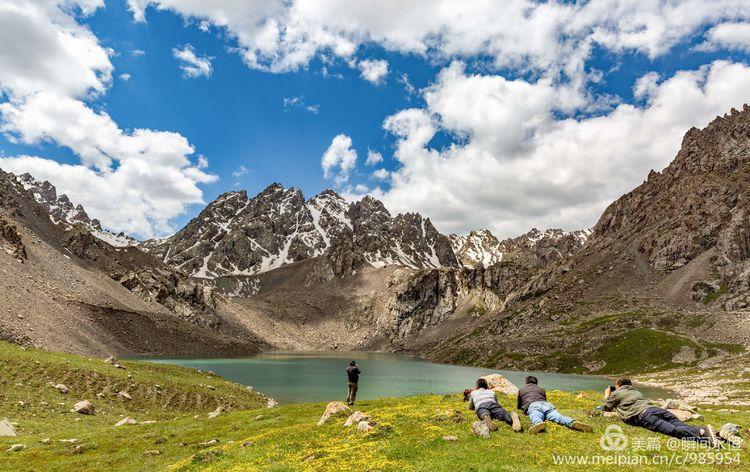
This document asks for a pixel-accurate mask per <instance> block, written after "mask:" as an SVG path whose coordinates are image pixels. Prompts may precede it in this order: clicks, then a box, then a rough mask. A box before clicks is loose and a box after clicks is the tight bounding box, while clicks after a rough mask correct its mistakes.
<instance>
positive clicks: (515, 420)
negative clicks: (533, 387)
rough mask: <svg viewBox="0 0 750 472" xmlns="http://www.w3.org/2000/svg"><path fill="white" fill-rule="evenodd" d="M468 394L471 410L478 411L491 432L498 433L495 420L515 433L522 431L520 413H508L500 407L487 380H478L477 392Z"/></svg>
mask: <svg viewBox="0 0 750 472" xmlns="http://www.w3.org/2000/svg"><path fill="white" fill-rule="evenodd" d="M466 393H468V395H469V410H476V411H477V416H478V417H479V419H480V420H482V421H484V423H485V424H486V425H487V428H489V430H490V431H497V425H496V424H495V423H493V422H492V420H493V419H496V420H500V421H505V422H506V423H508V424H509V425H510V426H511V427H512V428H513V431H515V432H520V431H521V430H522V427H521V419H520V418H519V417H518V413H516V412H513V413H508V412H507V411H506V410H505V408H503V407H501V406H500V404H499V403H498V402H497V395H496V394H495V391H494V390H490V387H489V385H488V384H487V381H486V380H485V379H478V380H477V388H476V390H472V391H471V392H466ZM466 393H465V394H466Z"/></svg>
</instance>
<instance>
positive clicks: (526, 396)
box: [518, 375, 592, 434]
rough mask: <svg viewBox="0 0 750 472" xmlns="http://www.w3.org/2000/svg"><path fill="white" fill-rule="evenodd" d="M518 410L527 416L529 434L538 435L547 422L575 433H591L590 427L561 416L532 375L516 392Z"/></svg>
mask: <svg viewBox="0 0 750 472" xmlns="http://www.w3.org/2000/svg"><path fill="white" fill-rule="evenodd" d="M518 409H519V410H523V412H524V413H525V414H527V415H529V419H530V420H531V428H530V429H529V433H531V434H538V433H541V432H542V431H544V429H545V428H546V427H547V421H551V422H553V423H557V424H561V425H563V426H567V427H568V428H570V429H574V430H576V431H585V432H591V430H592V429H591V426H589V425H587V424H585V423H581V422H580V421H576V420H574V419H573V418H570V417H568V416H565V415H563V414H562V413H560V412H559V411H557V408H555V405H553V404H552V403H550V402H548V401H547V392H546V391H545V390H544V389H543V388H542V387H540V386H539V380H537V378H536V377H534V376H533V375H529V376H528V377H526V385H524V386H523V387H521V388H520V390H518Z"/></svg>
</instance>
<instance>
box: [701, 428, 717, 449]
mask: <svg viewBox="0 0 750 472" xmlns="http://www.w3.org/2000/svg"><path fill="white" fill-rule="evenodd" d="M700 433H701V437H702V438H704V439H705V440H706V444H708V447H720V446H721V444H719V441H718V440H717V439H716V434H715V433H714V428H713V426H711V425H710V424H709V425H706V427H705V428H701V431H700Z"/></svg>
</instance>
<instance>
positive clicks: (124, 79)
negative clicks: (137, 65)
mask: <svg viewBox="0 0 750 472" xmlns="http://www.w3.org/2000/svg"><path fill="white" fill-rule="evenodd" d="M130 78H131V76H130V74H128V73H125V74H120V80H122V81H124V82H127V81H128V80H130Z"/></svg>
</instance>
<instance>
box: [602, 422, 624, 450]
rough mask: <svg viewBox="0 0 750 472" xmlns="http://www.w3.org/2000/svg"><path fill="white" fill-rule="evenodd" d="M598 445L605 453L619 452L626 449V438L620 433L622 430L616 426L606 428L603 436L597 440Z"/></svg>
mask: <svg viewBox="0 0 750 472" xmlns="http://www.w3.org/2000/svg"><path fill="white" fill-rule="evenodd" d="M599 445H600V446H601V447H602V449H604V450H605V451H613V452H620V451H624V450H625V448H626V447H628V437H627V436H626V435H625V433H624V432H623V431H622V428H621V427H620V426H618V425H616V424H611V425H609V426H607V429H606V430H604V434H602V437H601V438H599Z"/></svg>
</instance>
